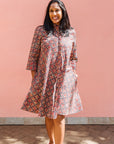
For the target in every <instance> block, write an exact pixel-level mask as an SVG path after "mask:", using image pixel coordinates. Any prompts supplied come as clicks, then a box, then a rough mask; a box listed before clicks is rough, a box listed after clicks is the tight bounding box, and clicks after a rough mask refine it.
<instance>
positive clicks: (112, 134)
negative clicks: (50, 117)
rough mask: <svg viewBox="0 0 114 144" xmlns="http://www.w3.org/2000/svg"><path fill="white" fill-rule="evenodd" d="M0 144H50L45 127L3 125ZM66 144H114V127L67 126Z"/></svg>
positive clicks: (0, 132)
mask: <svg viewBox="0 0 114 144" xmlns="http://www.w3.org/2000/svg"><path fill="white" fill-rule="evenodd" d="M0 144H48V136H47V131H46V127H45V125H4V126H3V125H1V126H0ZM64 144H114V125H79V124H78V125H66V129H65V139H64Z"/></svg>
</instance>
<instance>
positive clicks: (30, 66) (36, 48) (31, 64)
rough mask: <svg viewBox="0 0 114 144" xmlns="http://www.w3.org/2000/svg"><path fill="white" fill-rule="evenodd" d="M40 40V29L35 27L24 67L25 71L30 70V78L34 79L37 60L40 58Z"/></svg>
mask: <svg viewBox="0 0 114 144" xmlns="http://www.w3.org/2000/svg"><path fill="white" fill-rule="evenodd" d="M40 39H41V32H40V27H39V26H37V27H36V29H35V32H34V36H33V40H32V44H31V48H30V52H29V57H28V62H27V66H26V70H31V74H32V77H34V75H35V73H36V71H37V68H38V59H39V56H40Z"/></svg>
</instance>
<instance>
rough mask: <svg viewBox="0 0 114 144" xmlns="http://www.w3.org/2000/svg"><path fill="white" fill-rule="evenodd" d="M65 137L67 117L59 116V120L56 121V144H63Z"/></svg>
mask: <svg viewBox="0 0 114 144" xmlns="http://www.w3.org/2000/svg"><path fill="white" fill-rule="evenodd" d="M64 135H65V116H64V115H58V116H57V119H54V137H55V144H63V141H64Z"/></svg>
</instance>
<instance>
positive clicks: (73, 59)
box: [70, 29, 78, 70]
mask: <svg viewBox="0 0 114 144" xmlns="http://www.w3.org/2000/svg"><path fill="white" fill-rule="evenodd" d="M70 60H71V64H72V67H73V69H74V70H76V63H77V62H78V56H77V44H76V31H75V29H73V43H72V51H71V55H70Z"/></svg>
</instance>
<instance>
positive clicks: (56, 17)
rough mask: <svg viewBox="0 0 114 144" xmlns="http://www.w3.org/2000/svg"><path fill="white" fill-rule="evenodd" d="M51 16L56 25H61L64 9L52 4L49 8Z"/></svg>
mask: <svg viewBox="0 0 114 144" xmlns="http://www.w3.org/2000/svg"><path fill="white" fill-rule="evenodd" d="M49 16H50V19H51V21H52V22H53V23H54V24H59V23H60V21H61V19H62V9H61V8H60V7H59V5H58V3H57V2H55V3H52V4H51V5H50V8H49Z"/></svg>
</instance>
